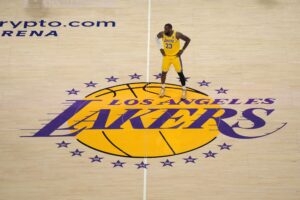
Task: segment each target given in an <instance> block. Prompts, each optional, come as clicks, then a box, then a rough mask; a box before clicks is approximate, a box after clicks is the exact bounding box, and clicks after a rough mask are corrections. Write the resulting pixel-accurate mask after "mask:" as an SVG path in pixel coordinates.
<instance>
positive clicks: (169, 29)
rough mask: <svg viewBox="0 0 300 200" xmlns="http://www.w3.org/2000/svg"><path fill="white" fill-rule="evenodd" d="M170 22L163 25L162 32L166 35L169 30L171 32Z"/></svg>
mask: <svg viewBox="0 0 300 200" xmlns="http://www.w3.org/2000/svg"><path fill="white" fill-rule="evenodd" d="M172 28H173V27H172V24H165V27H164V33H165V34H166V35H169V34H170V33H171V32H172Z"/></svg>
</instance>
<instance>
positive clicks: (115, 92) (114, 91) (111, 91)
mask: <svg viewBox="0 0 300 200" xmlns="http://www.w3.org/2000/svg"><path fill="white" fill-rule="evenodd" d="M106 89H107V90H109V91H111V92H112V93H114V97H115V96H116V95H117V94H116V92H115V91H114V90H112V89H110V88H106Z"/></svg>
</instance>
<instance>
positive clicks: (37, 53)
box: [0, 0, 300, 200]
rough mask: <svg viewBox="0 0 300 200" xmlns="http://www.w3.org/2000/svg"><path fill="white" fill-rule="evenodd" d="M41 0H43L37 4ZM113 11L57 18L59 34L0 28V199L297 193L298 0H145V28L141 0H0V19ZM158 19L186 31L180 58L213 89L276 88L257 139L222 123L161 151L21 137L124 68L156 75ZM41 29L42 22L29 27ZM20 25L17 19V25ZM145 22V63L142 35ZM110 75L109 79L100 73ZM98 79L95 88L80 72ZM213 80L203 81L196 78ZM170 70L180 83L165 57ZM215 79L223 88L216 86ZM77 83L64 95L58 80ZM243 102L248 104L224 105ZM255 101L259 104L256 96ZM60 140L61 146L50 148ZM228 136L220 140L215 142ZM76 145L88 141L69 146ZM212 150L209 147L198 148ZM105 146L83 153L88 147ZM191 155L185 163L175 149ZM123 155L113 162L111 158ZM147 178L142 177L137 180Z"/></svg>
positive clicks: (274, 197) (266, 94)
mask: <svg viewBox="0 0 300 200" xmlns="http://www.w3.org/2000/svg"><path fill="white" fill-rule="evenodd" d="M42 5H43V6H42ZM40 19H44V20H48V21H51V20H53V21H55V20H58V21H61V22H64V23H67V22H69V21H72V20H78V21H93V20H95V21H96V20H114V21H115V22H116V27H115V28H96V27H92V28H83V27H79V28H58V29H56V30H58V33H59V36H58V37H56V38H53V37H48V38H42V37H41V38H35V37H11V38H7V37H0V67H1V73H0V75H1V79H0V88H1V98H0V99H1V104H0V106H1V117H0V123H1V128H0V134H1V140H0V151H1V158H0V180H1V181H0V199H1V200H2V199H3V200H16V199H24V200H27V199H30V200H35V199H36V200H40V199H44V200H52V199H55V200H58V199H61V200H67V199H69V200H75V199H78V200H79V199H82V200H83V199H84V200H90V199H91V200H93V199H101V200H121V199H124V200H125V199H126V200H127V199H130V200H138V199H143V196H144V192H145V191H146V192H147V194H146V197H147V199H149V200H170V199H176V200H177V199H178V200H181V199H191V200H198V199H206V200H208V199H209V200H218V199H222V200H224V199H225V200H227V199H231V200H233V199H236V200H240V199H243V200H250V199H251V200H252V199H255V200H266V199H270V200H282V199H286V200H296V199H299V196H300V191H299V185H300V181H299V180H300V163H299V159H300V157H299V155H300V150H299V145H300V143H299V141H300V137H299V123H298V119H299V117H298V114H299V113H298V112H299V111H300V110H299V103H298V98H300V93H299V91H300V90H299V89H300V81H299V75H300V73H299V72H300V66H299V65H300V55H299V52H300V34H299V33H300V2H299V1H296V0H245V1H240V0H231V1H226V0H197V1H196V0H173V1H171V0H160V1H159V0H152V2H151V23H150V28H151V29H150V30H149V29H148V1H146V0H128V1H122V0H115V1H110V3H109V4H107V1H98V2H97V1H92V0H91V1H90V4H87V3H84V2H83V1H80V0H76V1H67V0H56V1H50V0H48V1H44V2H41V1H39V0H37V1H33V0H28V1H21V0H11V1H6V0H0V21H1V20H2V21H7V20H8V21H9V20H14V21H18V20H22V21H24V20H33V21H34V20H36V21H38V20H40ZM165 23H172V24H173V26H174V29H175V30H177V31H180V32H182V33H184V34H186V35H187V36H189V37H190V38H191V39H192V41H191V44H190V46H189V47H188V48H187V50H186V51H185V52H184V54H183V56H182V59H183V64H184V72H185V75H186V76H187V77H190V79H188V86H189V87H192V88H195V89H198V90H201V91H202V92H205V93H207V94H209V95H210V96H211V97H213V98H228V99H232V98H238V99H240V100H242V101H244V100H247V99H248V98H275V99H276V101H275V103H274V104H273V105H269V106H268V108H272V109H275V111H274V113H272V115H270V117H268V120H267V126H266V127H265V128H264V129H263V130H262V132H261V131H260V132H259V133H256V132H255V131H252V132H247V131H245V133H246V134H247V133H248V134H261V133H263V132H264V131H271V130H274V128H276V127H278V126H279V125H280V124H281V123H283V122H287V123H288V124H287V125H286V126H285V127H284V128H283V129H282V130H280V131H278V132H276V133H274V134H271V135H269V136H266V137H262V138H259V139H251V140H250V139H249V140H240V139H233V138H229V137H227V136H225V135H220V136H219V137H218V138H217V139H216V140H215V141H214V142H213V143H211V144H210V145H208V146H205V147H203V148H200V149H198V150H195V151H193V152H190V153H187V154H182V155H178V156H173V157H169V159H170V160H172V161H174V162H175V163H174V167H162V165H161V163H160V162H162V161H164V159H160V158H157V159H148V162H149V163H150V166H149V169H148V170H147V181H146V185H144V170H141V169H137V168H136V166H135V164H136V163H137V162H141V161H142V159H123V158H119V157H115V156H111V155H106V154H102V153H99V152H95V151H94V150H92V149H89V148H87V147H85V146H82V145H81V144H80V143H78V142H77V141H76V140H75V139H73V138H63V139H61V138H24V137H20V136H23V135H32V134H33V133H34V132H35V130H20V129H40V128H42V127H43V123H47V122H48V121H49V120H51V119H53V118H54V116H55V114H52V115H51V114H47V113H60V112H62V111H63V109H65V108H66V106H67V105H65V104H62V103H64V102H65V100H67V99H71V98H76V99H82V98H83V97H84V96H86V95H88V94H89V93H92V92H94V91H95V90H99V89H101V88H106V87H110V86H113V85H114V84H122V83H127V82H135V80H130V78H129V76H128V75H130V74H134V73H137V74H140V75H142V77H141V80H139V81H147V77H149V80H150V81H156V82H157V81H159V80H157V79H155V76H153V75H155V74H158V73H159V72H160V65H161V55H160V53H159V51H158V50H157V48H156V44H155V35H156V34H157V33H158V32H159V31H161V30H162V28H163V25H164V24H165ZM5 29H11V28H10V27H0V31H1V33H2V31H3V30H5ZM35 29H36V30H41V29H42V30H47V31H50V30H51V28H49V27H48V28H39V27H37V28H35ZM20 30H22V29H20ZM148 31H150V36H151V39H150V57H149V58H150V65H149V66H150V71H149V73H147V39H148V38H147V37H148ZM110 76H115V77H118V78H119V79H118V81H117V83H114V82H107V80H106V79H105V78H107V77H110ZM91 80H92V81H94V82H97V83H98V85H97V86H96V88H86V86H85V84H84V83H87V82H89V81H91ZM202 80H206V81H209V82H211V84H210V86H209V87H200V86H199V84H198V82H200V81H202ZM167 81H168V82H170V83H176V84H178V83H179V82H178V80H177V75H176V73H175V71H174V69H171V70H170V72H169V74H168V79H167ZM220 87H223V88H226V89H228V90H229V91H228V94H217V93H216V91H215V90H216V89H219V88H220ZM72 88H75V89H77V90H80V92H79V95H78V96H76V97H75V96H72V97H70V96H68V94H67V93H66V90H70V89H72ZM226 106H228V107H231V108H233V107H234V108H235V109H237V110H240V111H241V110H243V109H244V108H245V106H243V105H235V106H230V105H226ZM258 106H260V105H258ZM62 140H65V141H66V142H69V143H71V144H70V146H69V147H68V148H57V145H56V143H58V142H61V141H62ZM224 142H226V143H228V144H231V145H232V147H231V150H230V151H225V150H222V151H220V149H219V147H218V146H217V145H219V144H223V143H224ZM76 148H78V149H80V150H82V151H85V152H84V154H83V155H82V157H79V156H77V157H74V156H73V157H72V156H71V154H70V151H73V150H75V149H76ZM209 150H212V151H214V152H217V153H218V154H217V156H216V158H208V159H206V158H205V157H204V155H203V153H205V152H207V151H209ZM96 154H98V155H99V156H101V157H104V159H103V162H101V163H91V162H90V159H89V157H92V156H94V155H96ZM188 156H192V157H195V158H197V160H196V162H195V164H193V163H187V164H185V162H184V160H183V158H186V157H188ZM118 159H120V160H122V161H123V162H126V165H125V166H124V168H113V167H112V164H111V162H115V161H117V160H118ZM144 187H145V188H144Z"/></svg>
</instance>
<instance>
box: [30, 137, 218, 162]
mask: <svg viewBox="0 0 300 200" xmlns="http://www.w3.org/2000/svg"><path fill="white" fill-rule="evenodd" d="M28 137H32V136H28ZM216 138H217V137H215V138H213V139H212V140H211V141H209V142H207V143H206V144H203V145H201V146H199V147H196V148H194V149H191V150H188V151H185V152H181V153H178V154H175V155H180V154H185V153H188V152H192V151H195V150H197V149H199V148H201V147H204V146H206V145H208V144H210V143H212V142H213V141H214V140H215V139H216ZM77 141H78V142H79V143H80V144H82V145H84V146H86V147H88V148H91V149H93V150H95V151H98V152H101V153H105V154H108V155H112V156H118V157H124V158H128V156H124V155H118V154H113V153H110V152H106V151H102V150H99V149H96V148H94V147H91V146H89V145H87V144H85V143H83V142H82V141H80V140H79V139H77ZM175 155H174V154H170V155H162V156H147V157H146V158H163V157H169V156H175ZM130 158H145V156H132V157H130Z"/></svg>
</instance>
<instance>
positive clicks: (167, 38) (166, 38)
mask: <svg viewBox="0 0 300 200" xmlns="http://www.w3.org/2000/svg"><path fill="white" fill-rule="evenodd" d="M160 39H162V43H163V45H162V43H161V40H160ZM180 39H182V40H183V41H185V43H184V46H183V47H182V49H180ZM156 41H157V45H158V48H159V49H160V52H161V54H162V55H163V60H162V76H161V90H160V94H159V96H160V97H164V95H165V91H166V90H165V81H166V76H167V73H168V71H169V68H170V65H171V64H173V66H174V68H175V70H176V72H177V73H178V75H179V79H180V82H181V85H182V96H181V98H182V99H186V87H185V82H186V80H185V76H184V75H183V71H182V61H181V57H180V56H181V54H182V53H183V51H184V50H185V49H186V48H187V46H188V45H189V43H190V41H191V39H190V38H189V37H187V36H185V35H183V34H182V33H180V32H176V31H174V30H173V29H172V25H171V24H166V25H165V27H164V31H161V32H159V33H158V34H157V38H156Z"/></svg>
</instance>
